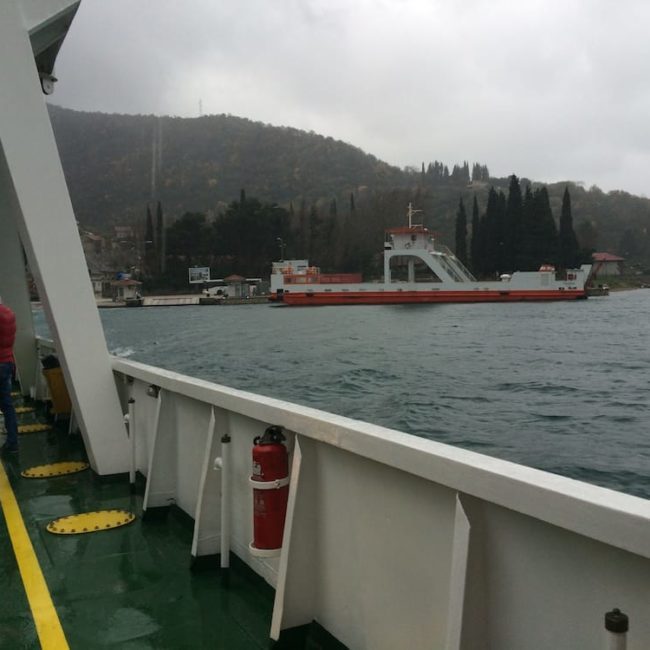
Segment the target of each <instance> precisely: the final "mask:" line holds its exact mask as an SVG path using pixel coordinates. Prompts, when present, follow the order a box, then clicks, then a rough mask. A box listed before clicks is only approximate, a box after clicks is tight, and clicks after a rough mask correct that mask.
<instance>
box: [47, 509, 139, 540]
mask: <svg viewBox="0 0 650 650" xmlns="http://www.w3.org/2000/svg"><path fill="white" fill-rule="evenodd" d="M134 520H135V515H134V514H133V513H132V512H129V511H128V510H98V511H96V512H82V513H81V514H78V515H68V516H67V517H59V518H58V519H55V520H54V521H51V522H50V523H49V524H48V525H47V530H48V531H49V532H50V533H54V534H55V535H78V534H80V533H97V532H99V531H101V530H110V529H111V528H119V527H120V526H125V525H126V524H130V523H131V522H132V521H134Z"/></svg>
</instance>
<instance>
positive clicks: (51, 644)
mask: <svg viewBox="0 0 650 650" xmlns="http://www.w3.org/2000/svg"><path fill="white" fill-rule="evenodd" d="M0 504H1V505H2V510H3V512H4V515H5V521H6V523H7V529H8V530H9V537H10V538H11V543H12V545H13V547H14V554H15V555H16V561H17V562H18V569H19V570H20V575H21V577H22V579H23V585H24V587H25V592H26V594H27V600H28V601H29V606H30V608H31V610H32V617H33V618H34V623H35V625H36V632H37V633H38V638H39V641H40V642H41V648H43V650H67V649H68V648H69V646H68V642H67V641H66V638H65V634H64V633H63V628H62V627H61V622H60V621H59V617H58V615H57V613H56V609H55V608H54V603H53V602H52V597H51V596H50V592H49V590H48V588H47V583H46V582H45V578H44V577H43V572H42V571H41V566H40V564H39V563H38V560H37V559H36V553H34V547H33V546H32V542H31V540H30V539H29V535H28V534H27V528H25V522H24V521H23V518H22V515H21V514H20V508H19V507H18V502H17V501H16V497H15V495H14V492H13V490H12V489H11V485H10V484H9V479H8V478H7V474H6V472H5V469H4V467H3V465H2V463H1V462H0Z"/></svg>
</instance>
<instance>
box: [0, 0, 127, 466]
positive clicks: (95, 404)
mask: <svg viewBox="0 0 650 650" xmlns="http://www.w3.org/2000/svg"><path fill="white" fill-rule="evenodd" d="M77 4H78V3H77V2H75V1H74V0H22V1H21V0H9V2H7V1H4V2H0V52H1V56H0V88H1V89H2V91H1V92H2V101H0V203H1V204H2V208H0V224H6V223H7V222H11V223H12V224H13V230H15V231H17V232H18V235H19V237H20V241H21V243H22V245H23V247H24V249H25V253H26V255H27V259H28V261H29V266H30V270H31V272H32V274H33V275H34V279H35V281H36V285H37V287H38V291H39V295H40V296H41V300H42V303H43V310H44V312H45V315H46V317H47V321H48V324H49V326H50V331H51V332H52V335H53V337H54V339H55V341H56V349H57V353H58V356H59V359H60V361H61V367H62V371H63V375H64V377H65V380H66V384H67V386H68V390H69V393H70V398H71V400H72V404H73V406H74V410H75V413H76V415H77V419H78V422H79V425H80V429H81V432H82V435H83V437H84V441H85V443H86V448H87V451H88V456H89V460H90V462H91V465H92V467H93V469H95V471H97V472H98V473H100V474H111V473H114V472H118V471H120V469H121V467H122V466H123V465H124V463H125V462H126V459H127V458H128V446H127V445H126V444H125V442H124V439H125V434H124V424H123V422H122V420H121V417H120V412H119V408H120V405H119V401H118V396H117V393H116V391H115V385H114V382H113V377H112V373H111V369H110V361H109V355H108V350H107V349H106V343H105V340H104V333H103V329H102V326H101V322H100V320H99V316H98V314H97V307H96V304H95V298H94V296H93V293H92V288H91V285H90V282H89V280H88V269H87V266H86V262H85V259H84V256H83V250H82V247H81V242H80V241H79V234H78V230H77V224H76V219H75V215H74V212H73V210H72V204H71V202H70V197H69V195H68V190H67V186H66V183H65V178H64V175H63V170H62V168H61V162H60V159H59V155H58V150H57V146H56V142H55V140H54V134H53V132H52V125H51V124H50V119H49V115H48V112H47V106H46V104H45V99H44V96H43V93H42V91H41V82H40V80H39V74H38V70H37V68H36V65H35V61H34V56H35V55H38V54H39V53H42V51H43V50H44V49H47V48H48V47H52V46H53V45H54V44H55V43H57V42H58V41H59V40H60V39H61V38H63V37H64V36H65V33H66V31H67V28H68V25H69V22H70V20H72V16H73V15H74V12H75V11H76V8H77ZM13 257H14V259H11V260H9V259H5V258H0V272H5V273H8V274H9V276H8V277H10V278H14V277H16V274H17V273H19V272H22V271H24V265H23V263H22V260H19V269H16V268H15V264H16V263H17V262H16V261H15V256H13ZM18 257H20V256H18ZM10 265H12V266H11V268H9V267H10ZM5 269H7V270H5Z"/></svg>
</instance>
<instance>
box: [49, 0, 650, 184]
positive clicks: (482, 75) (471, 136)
mask: <svg viewBox="0 0 650 650" xmlns="http://www.w3.org/2000/svg"><path fill="white" fill-rule="evenodd" d="M649 18H650V6H646V3H645V2H641V1H636V0H624V1H623V2H618V3H608V2H604V0H598V1H595V2H594V1H588V0H574V1H573V2H564V3H555V2H553V3H549V2H536V1H535V2H526V3H522V2H514V1H513V0H496V1H492V2H488V1H487V0H472V1H467V0H465V1H464V2H462V3H459V2H455V1H453V0H445V1H442V0H438V1H431V0H401V1H399V0H355V2H349V0H277V1H274V2H268V1H265V0H242V1H241V2H239V3H233V2H226V1H224V0H218V1H216V2H215V1H208V0H201V1H199V0H196V1H194V2H191V3H179V2H172V1H171V0H166V1H165V0H163V1H159V2H153V1H152V0H149V1H147V2H144V1H143V2H140V3H133V2H127V0H112V1H111V2H110V3H108V2H103V1H101V0H84V2H82V5H81V9H80V11H79V14H78V17H77V19H76V20H75V23H74V24H73V28H72V31H71V33H70V35H69V37H68V41H67V42H66V44H65V45H64V49H63V51H62V53H61V56H60V59H59V64H58V67H57V76H58V77H59V78H60V79H61V81H60V83H59V87H58V89H57V92H56V93H55V95H54V98H53V99H54V101H55V102H57V103H61V104H63V105H65V106H70V107H72V108H79V109H83V110H103V111H107V112H125V113H161V114H175V115H186V116H192V115H196V114H197V112H198V103H199V100H202V104H203V110H204V112H214V113H221V112H224V113H232V114H237V115H243V116H246V117H249V118H251V119H256V120H261V121H264V122H268V123H272V124H283V125H291V126H295V127H297V128H305V129H313V130H315V131H319V132H322V133H324V134H325V135H331V136H333V137H335V138H339V139H342V140H345V141H347V142H350V143H353V144H355V145H357V146H360V147H361V148H363V149H364V150H366V151H368V152H370V153H373V154H375V155H377V156H379V157H380V158H383V159H385V160H387V161H388V162H390V163H393V164H398V165H407V164H413V165H416V166H419V164H420V162H421V161H428V160H431V159H433V158H437V159H439V160H444V161H446V162H448V163H453V162H457V161H462V160H469V161H479V162H482V163H486V164H488V166H489V167H490V170H491V171H492V172H493V173H496V174H500V175H506V174H509V173H512V172H516V173H519V174H520V175H524V176H528V177H531V178H535V179H538V180H542V181H553V180H561V179H563V180H564V179H575V180H582V181H584V182H585V183H586V184H587V185H591V184H594V183H595V184H598V185H599V186H601V187H602V188H603V189H606V190H609V189H615V188H621V189H625V190H628V191H632V192H636V193H645V192H647V190H646V187H647V185H646V179H645V163H646V162H647V161H648V158H649V157H650V138H649V136H648V132H647V129H646V128H645V122H646V119H647V118H646V116H647V115H648V112H649V111H650V90H649V89H648V87H647V83H646V80H647V79H648V77H649V74H648V73H650V56H649V55H650V51H649V50H650V46H649V45H648V39H647V38H646V37H645V33H644V31H645V29H646V27H647V25H648V24H649V20H648V19H649Z"/></svg>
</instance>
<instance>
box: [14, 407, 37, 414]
mask: <svg viewBox="0 0 650 650" xmlns="http://www.w3.org/2000/svg"><path fill="white" fill-rule="evenodd" d="M35 410H36V409H35V408H34V407H33V406H17V407H16V408H15V411H16V413H33V412H34V411H35Z"/></svg>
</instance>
